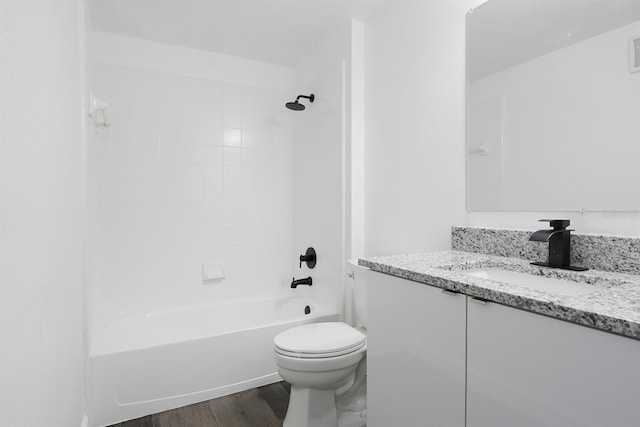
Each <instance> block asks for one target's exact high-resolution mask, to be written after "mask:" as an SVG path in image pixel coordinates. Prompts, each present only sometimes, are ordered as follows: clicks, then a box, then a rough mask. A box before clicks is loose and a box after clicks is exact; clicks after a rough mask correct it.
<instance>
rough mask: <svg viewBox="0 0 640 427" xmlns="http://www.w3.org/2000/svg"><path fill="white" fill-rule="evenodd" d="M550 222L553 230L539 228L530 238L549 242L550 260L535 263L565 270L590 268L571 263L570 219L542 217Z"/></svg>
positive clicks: (535, 240)
mask: <svg viewBox="0 0 640 427" xmlns="http://www.w3.org/2000/svg"><path fill="white" fill-rule="evenodd" d="M540 221H542V222H548V223H549V225H550V226H551V227H553V229H552V230H538V231H536V232H535V233H533V234H532V235H531V237H530V238H529V240H531V241H534V242H549V259H548V262H532V263H531V264H533V265H540V266H543V267H553V268H562V269H564V270H573V271H585V270H588V268H585V267H577V266H575V265H571V232H572V231H573V230H569V229H567V227H568V226H569V224H570V222H569V220H568V219H541V220H540Z"/></svg>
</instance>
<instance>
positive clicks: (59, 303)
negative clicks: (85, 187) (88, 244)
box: [0, 0, 84, 427]
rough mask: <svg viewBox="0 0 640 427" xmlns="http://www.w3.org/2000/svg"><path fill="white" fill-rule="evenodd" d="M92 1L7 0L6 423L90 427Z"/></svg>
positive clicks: (1, 55)
mask: <svg viewBox="0 0 640 427" xmlns="http://www.w3.org/2000/svg"><path fill="white" fill-rule="evenodd" d="M83 16H84V11H83V4H82V3H81V2H80V1H74V0H33V1H28V2H25V1H21V0H9V1H2V2H0V28H2V31H1V35H0V144H1V145H0V277H1V280H0V425H1V426H7V427H15V426H52V427H70V426H71V427H76V426H80V424H81V422H82V417H83V409H84V408H83V402H84V366H83V363H84V360H83V359H84V349H83V324H84V321H83V289H82V287H83V283H82V250H81V230H82V224H83V223H84V220H83V217H82V212H83V209H82V196H81V191H82V187H81V182H82V165H81V159H82V157H81V142H82V89H81V69H82V40H83V30H84V29H83Z"/></svg>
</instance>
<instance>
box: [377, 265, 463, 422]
mask: <svg viewBox="0 0 640 427" xmlns="http://www.w3.org/2000/svg"><path fill="white" fill-rule="evenodd" d="M367 304H368V328H367V331H368V332H367V335H368V344H367V346H368V347H367V425H368V426H369V427H425V426H429V427H431V426H443V427H463V426H464V410H465V403H464V402H465V383H464V374H465V327H466V324H465V323H466V322H465V311H466V298H465V296H464V295H462V294H453V295H448V294H445V293H443V292H442V290H441V289H439V288H435V287H432V286H428V285H424V284H421V283H416V282H411V281H409V280H404V279H400V278H397V277H392V276H388V275H384V274H381V273H373V272H372V273H371V274H370V276H369V277H368V278H367Z"/></svg>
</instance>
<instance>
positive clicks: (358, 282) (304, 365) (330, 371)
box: [274, 262, 367, 427]
mask: <svg viewBox="0 0 640 427" xmlns="http://www.w3.org/2000/svg"><path fill="white" fill-rule="evenodd" d="M349 270H350V271H349V277H350V279H351V280H348V283H347V286H346V290H345V321H346V322H348V323H351V324H348V323H345V322H321V323H312V324H308V325H302V326H297V327H295V328H291V329H288V330H286V331H284V332H281V333H280V334H278V335H277V336H276V337H275V339H274V357H275V361H276V364H277V366H278V373H279V374H280V376H281V377H282V379H284V380H285V381H287V382H288V383H289V384H291V394H290V398H289V407H288V410H287V415H286V417H285V420H284V424H283V427H364V426H366V396H365V394H366V361H365V360H366V357H365V356H366V350H367V337H366V327H365V324H364V323H365V321H366V317H365V314H364V304H365V299H364V283H363V282H364V277H365V274H364V272H365V270H366V269H365V268H363V267H359V266H357V264H355V263H352V262H349ZM352 325H353V326H352Z"/></svg>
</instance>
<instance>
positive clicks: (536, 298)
mask: <svg viewBox="0 0 640 427" xmlns="http://www.w3.org/2000/svg"><path fill="white" fill-rule="evenodd" d="M358 263H359V264H360V265H362V266H365V267H368V268H370V269H371V270H374V271H378V272H381V273H386V274H390V275H392V276H396V277H401V278H404V279H408V280H412V281H414V282H420V283H425V284H428V285H431V286H436V287H439V288H442V289H446V290H450V291H456V292H461V293H463V294H466V295H468V296H471V297H476V298H480V299H484V300H488V301H493V302H497V303H500V304H504V305H507V306H511V307H515V308H520V309H523V310H527V311H531V312H534V313H539V314H543V315H546V316H550V317H554V318H557V319H562V320H566V321H569V322H572V323H576V324H579V325H583V326H588V327H592V328H596V329H600V330H602V331H606V332H612V333H615V334H619V335H623V336H626V337H629V338H634V339H638V340H640V275H635V274H622V273H612V272H605V271H598V270H588V271H584V272H573V271H568V270H560V269H554V268H548V267H537V266H532V265H530V263H529V261H527V260H523V259H517V258H506V257H501V256H495V255H485V254H479V253H472V252H462V251H442V252H429V253H417V254H409V255H392V256H384V257H371V258H366V259H360V260H359V261H358ZM487 267H500V268H503V269H507V270H511V271H516V272H526V273H531V274H534V275H539V276H546V277H550V278H559V279H565V280H570V281H574V282H578V283H580V284H587V285H591V286H594V289H595V290H594V291H593V292H589V293H586V294H582V295H573V296H567V295H562V294H559V293H555V292H553V291H540V290H537V289H533V288H527V287H525V286H514V285H509V284H506V283H500V282H497V281H493V280H489V279H484V278H480V277H473V276H469V275H468V274H465V273H464V270H469V269H475V268H487Z"/></svg>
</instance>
